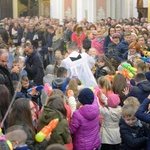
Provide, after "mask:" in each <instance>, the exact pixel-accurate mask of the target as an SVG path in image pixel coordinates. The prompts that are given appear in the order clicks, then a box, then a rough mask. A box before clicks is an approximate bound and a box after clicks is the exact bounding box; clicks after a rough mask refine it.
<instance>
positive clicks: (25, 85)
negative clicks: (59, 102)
mask: <svg viewBox="0 0 150 150" xmlns="http://www.w3.org/2000/svg"><path fill="white" fill-rule="evenodd" d="M21 84H22V89H21V92H22V93H24V94H25V95H26V98H28V97H29V96H30V97H31V98H32V101H34V102H35V103H36V104H37V105H38V106H39V109H41V107H42V103H41V98H40V96H41V91H35V92H34V91H31V92H27V90H28V89H30V88H33V87H35V86H36V85H35V84H34V83H33V82H31V81H29V79H28V77H27V76H22V78H21Z"/></svg>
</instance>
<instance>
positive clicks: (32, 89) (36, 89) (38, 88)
mask: <svg viewBox="0 0 150 150" xmlns="http://www.w3.org/2000/svg"><path fill="white" fill-rule="evenodd" d="M42 89H43V86H41V85H39V86H35V87H33V88H30V89H28V90H27V92H28V93H29V92H31V91H32V92H36V91H41V90H42Z"/></svg>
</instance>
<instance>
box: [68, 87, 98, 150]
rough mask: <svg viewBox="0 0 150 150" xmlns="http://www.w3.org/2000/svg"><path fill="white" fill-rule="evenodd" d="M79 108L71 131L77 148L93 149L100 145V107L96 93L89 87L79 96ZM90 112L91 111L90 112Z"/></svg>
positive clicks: (78, 149)
mask: <svg viewBox="0 0 150 150" xmlns="http://www.w3.org/2000/svg"><path fill="white" fill-rule="evenodd" d="M78 100H79V104H80V106H79V108H78V110H76V111H75V112H74V113H73V116H72V120H71V123H70V126H69V128H70V132H71V134H72V135H73V146H74V149H75V150H83V149H84V150H93V149H98V148H99V147H100V137H99V107H98V104H97V99H96V97H94V93H93V92H92V90H90V89H89V88H84V89H83V90H81V92H80V93H79V96H78ZM89 112H90V113H89Z"/></svg>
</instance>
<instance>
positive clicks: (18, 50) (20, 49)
mask: <svg viewBox="0 0 150 150" xmlns="http://www.w3.org/2000/svg"><path fill="white" fill-rule="evenodd" d="M16 53H17V55H19V56H23V53H24V51H23V48H22V46H17V48H16Z"/></svg>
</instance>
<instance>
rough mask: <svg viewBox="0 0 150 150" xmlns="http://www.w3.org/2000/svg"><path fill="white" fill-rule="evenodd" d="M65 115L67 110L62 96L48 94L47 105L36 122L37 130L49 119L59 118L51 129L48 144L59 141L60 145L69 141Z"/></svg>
mask: <svg viewBox="0 0 150 150" xmlns="http://www.w3.org/2000/svg"><path fill="white" fill-rule="evenodd" d="M66 116H67V112H66V109H65V107H64V101H63V98H61V97H60V96H56V95H55V96H50V97H49V99H48V103H47V105H46V106H44V109H43V112H42V114H41V116H40V118H39V122H38V131H40V130H41V129H42V128H43V127H44V126H45V125H47V124H48V123H49V122H50V121H51V120H53V119H55V118H58V119H59V123H58V124H57V126H56V128H55V129H54V130H53V131H52V134H51V138H50V140H49V142H48V145H50V144H54V143H59V144H62V145H64V144H68V143H70V141H71V138H70V132H69V127H68V122H67V119H66Z"/></svg>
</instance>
